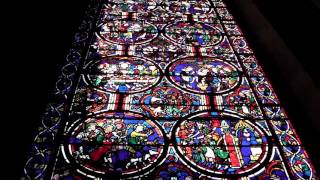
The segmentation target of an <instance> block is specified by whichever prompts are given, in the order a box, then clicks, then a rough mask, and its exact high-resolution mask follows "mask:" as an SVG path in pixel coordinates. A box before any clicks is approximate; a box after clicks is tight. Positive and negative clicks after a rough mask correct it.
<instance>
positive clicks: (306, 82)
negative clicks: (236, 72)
mask: <svg viewBox="0 0 320 180" xmlns="http://www.w3.org/2000/svg"><path fill="white" fill-rule="evenodd" d="M227 2H228V4H229V5H230V7H231V10H232V12H233V14H234V16H235V17H236V18H237V20H238V22H239V24H240V26H241V28H242V29H243V30H244V32H245V35H246V37H247V39H248V40H249V42H250V43H251V45H252V47H253V49H254V50H255V52H256V54H257V56H258V58H259V59H260V62H261V63H262V65H263V67H264V70H265V71H266V74H267V76H268V77H269V78H270V80H271V83H272V85H273V87H274V88H275V91H276V93H277V94H278V95H279V98H280V101H281V102H282V105H283V106H284V108H285V109H286V110H287V112H288V115H289V117H290V119H291V122H292V124H293V126H294V127H295V129H296V130H297V133H298V135H299V136H300V138H301V140H302V143H303V146H305V148H306V149H307V151H308V152H309V155H310V157H311V159H312V161H313V163H314V165H315V166H316V169H320V168H319V162H320V154H319V152H320V143H319V142H320V140H319V138H318V137H319V134H320V118H319V112H320V104H319V102H320V90H319V80H318V78H319V77H320V76H319V75H318V74H319V73H318V72H319V70H318V68H319V63H318V62H317V61H319V56H318V51H319V50H318V48H319V45H317V44H316V43H318V42H319V40H318V39H319V34H318V33H319V32H320V29H319V27H317V26H316V25H315V24H316V23H318V22H320V19H319V10H318V9H317V8H316V6H315V5H314V4H312V3H310V2H309V1H299V2H297V1H290V2H288V1H284V0H277V1H275V0H268V1H265V0H255V1H253V0H234V1H231V0H230V1H227Z"/></svg>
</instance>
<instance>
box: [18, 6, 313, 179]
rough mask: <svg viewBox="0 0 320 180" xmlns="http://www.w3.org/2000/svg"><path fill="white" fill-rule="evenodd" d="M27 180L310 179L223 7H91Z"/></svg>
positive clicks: (297, 144)
mask: <svg viewBox="0 0 320 180" xmlns="http://www.w3.org/2000/svg"><path fill="white" fill-rule="evenodd" d="M86 15H87V16H86V18H85V19H84V21H83V22H82V24H81V26H80V28H79V32H78V33H77V34H76V35H75V40H74V43H73V44H72V48H71V50H70V51H69V54H68V55H67V57H66V64H65V65H64V66H63V68H62V72H61V76H60V77H59V80H58V81H57V83H56V89H55V91H54V95H53V101H52V102H51V103H49V104H48V106H47V110H46V113H45V115H44V116H43V118H42V123H41V124H42V125H41V127H39V132H38V134H37V135H36V136H35V139H34V144H33V146H32V150H31V153H30V156H29V158H28V160H27V162H26V165H25V168H24V177H23V178H26V179H43V178H44V179H56V180H57V179H119V178H121V179H137V178H143V179H179V180H180V179H181V180H182V179H257V178H259V179H317V177H316V174H315V170H314V168H313V166H312V164H311V161H310V160H309V157H308V155H307V153H306V152H305V150H304V148H303V147H302V145H301V142H300V140H299V137H298V136H297V134H296V132H295V130H294V129H293V127H292V125H291V123H290V120H289V119H288V117H287V115H286V112H285V111H284V109H283V108H282V107H281V104H280V102H279V99H278V98H277V96H276V94H275V92H274V90H273V89H272V86H271V84H270V82H269V80H268V79H267V77H266V76H265V73H264V72H263V70H262V69H261V66H260V65H259V63H258V61H257V59H256V57H255V55H254V52H253V50H252V49H251V48H250V47H249V46H248V43H247V41H246V39H245V37H244V36H243V34H242V32H241V30H240V28H239V27H238V25H237V24H236V22H235V21H234V18H233V16H232V14H230V12H229V11H228V9H227V6H226V4H225V3H224V2H223V1H222V0H179V1H175V0H146V1H142V0H137V1H130V0H103V1H100V0H92V1H91V3H90V6H89V8H88V11H87V12H86Z"/></svg>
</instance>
